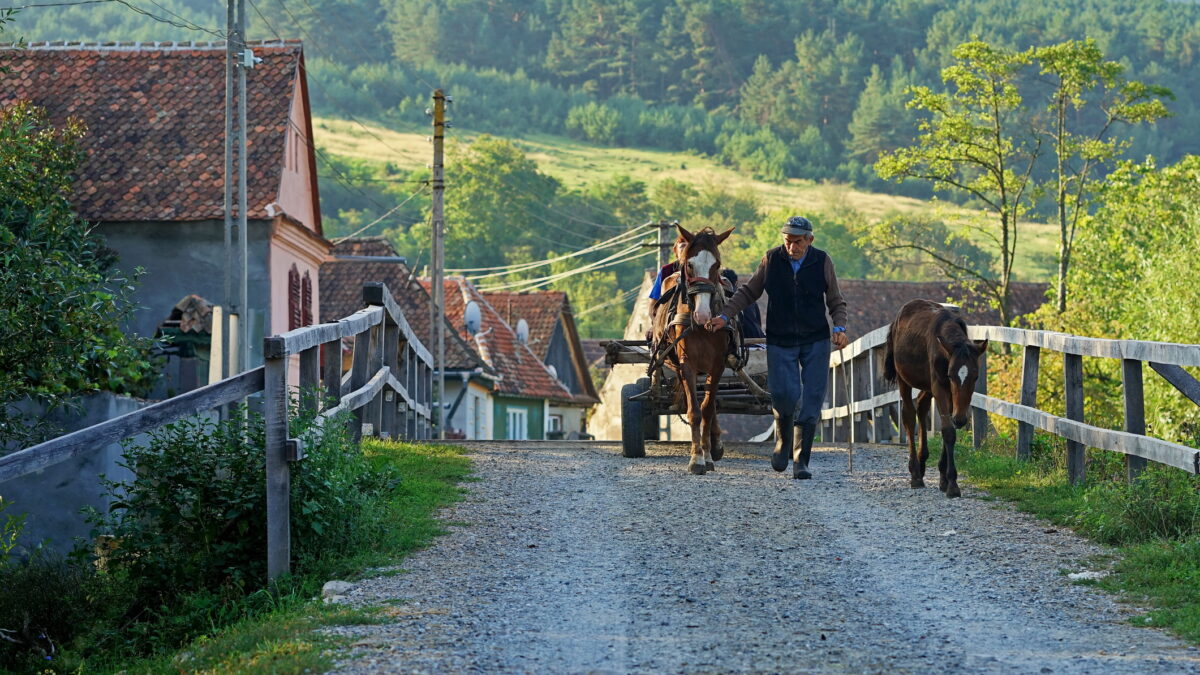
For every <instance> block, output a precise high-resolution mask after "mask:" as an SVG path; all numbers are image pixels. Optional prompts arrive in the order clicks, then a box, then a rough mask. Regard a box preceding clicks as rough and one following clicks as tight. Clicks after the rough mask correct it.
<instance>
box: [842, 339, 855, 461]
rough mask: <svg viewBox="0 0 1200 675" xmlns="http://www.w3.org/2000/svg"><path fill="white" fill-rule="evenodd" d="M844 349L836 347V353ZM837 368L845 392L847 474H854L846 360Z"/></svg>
mask: <svg viewBox="0 0 1200 675" xmlns="http://www.w3.org/2000/svg"><path fill="white" fill-rule="evenodd" d="M843 349H845V346H842V347H838V352H841V351H842V350H843ZM838 368H839V369H840V370H841V371H842V391H844V392H846V461H847V462H848V467H847V470H846V471H847V473H854V445H853V443H852V442H851V440H850V439H851V436H852V435H853V433H852V430H853V427H854V401H853V400H851V398H850V383H849V379H850V376H849V375H847V374H846V359H845V358H844V357H843V358H842V362H841V363H839V364H838Z"/></svg>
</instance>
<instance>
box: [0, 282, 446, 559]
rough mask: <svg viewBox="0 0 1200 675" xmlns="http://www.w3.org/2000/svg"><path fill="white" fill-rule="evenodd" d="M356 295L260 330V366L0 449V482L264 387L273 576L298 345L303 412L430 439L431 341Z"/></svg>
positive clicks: (284, 512)
mask: <svg viewBox="0 0 1200 675" xmlns="http://www.w3.org/2000/svg"><path fill="white" fill-rule="evenodd" d="M363 302H364V304H366V305H367V307H366V308H365V309H362V310H360V311H358V312H356V313H354V314H352V315H350V316H348V317H346V318H344V319H342V320H340V321H336V322H333V323H324V324H319V325H315V326H305V327H303V328H297V329H296V330H293V331H289V332H287V333H284V334H282V335H277V336H273V337H268V338H266V339H265V341H264V349H263V355H264V362H265V365H263V366H259V367H258V368H255V369H253V370H249V371H246V372H244V373H241V374H238V375H235V376H233V377H230V378H228V379H225V380H221V381H220V382H214V383H213V384H210V385H208V386H205V387H201V388H200V389H196V390H194V391H191V392H188V393H186V394H182V395H180V396H176V397H174V398H171V399H168V400H166V401H162V402H160V403H155V404H153V405H150V406H147V407H145V408H143V409H141V410H138V411H135V412H131V413H129V414H126V415H122V416H120V417H116V418H114V419H111V420H108V421H106V422H102V423H100V424H97V425H95V426H91V427H88V428H86V429H80V430H79V431H76V432H73V433H70V434H67V435H65V436H61V437H59V438H56V439H53V440H50V441H47V442H45V443H42V444H40V445H35V446H33V447H30V448H26V449H24V450H19V451H17V452H14V453H12V454H9V455H6V456H4V457H0V483H2V482H4V481H7V480H12V479H16V478H20V477H21V476H24V475H27V474H30V473H33V472H35V471H39V470H41V469H44V468H46V467H48V466H51V465H53V464H57V463H59V462H62V461H65V460H68V459H70V458H72V457H75V456H77V455H81V454H84V453H88V452H92V451H95V450H98V449H100V448H103V447H104V446H106V445H109V444H111V443H115V442H117V441H120V440H122V439H126V438H130V437H133V436H136V435H138V434H140V433H144V432H147V431H152V430H154V429H157V428H159V427H161V426H164V425H167V424H170V423H172V422H177V421H179V420H181V419H185V418H187V417H191V416H193V415H198V414H201V413H204V412H207V411H210V410H213V409H215V408H220V407H221V406H224V405H227V404H230V403H235V402H237V401H241V400H243V399H245V398H246V397H247V396H250V395H251V394H255V393H258V392H260V391H262V392H265V394H264V397H263V399H264V400H263V406H264V407H263V414H264V422H265V425H266V448H265V451H266V464H267V573H268V576H269V577H270V578H271V579H274V578H275V577H277V576H279V575H280V574H283V573H286V572H287V571H288V568H289V563H290V560H291V535H290V524H289V520H290V518H289V512H290V508H291V507H290V503H289V491H290V483H291V467H290V463H291V462H294V461H300V460H302V459H303V458H304V450H303V448H302V447H300V444H299V442H298V441H297V440H296V439H289V438H288V437H287V430H288V416H287V414H288V413H287V411H288V401H289V398H291V397H292V395H293V393H294V391H295V389H294V388H293V389H289V383H288V378H287V373H288V360H289V359H288V357H289V356H291V355H293V354H295V355H298V358H299V361H300V364H299V365H300V376H299V382H297V383H295V385H297V386H298V387H300V388H301V390H302V391H306V392H311V391H320V392H321V393H322V394H323V398H324V400H325V401H326V402H327V403H326V404H324V405H323V404H322V403H321V402H320V401H318V399H317V397H314V396H302V397H300V406H301V407H302V408H304V409H306V410H307V412H310V413H318V414H319V416H320V417H321V418H322V419H329V418H332V417H333V416H335V415H338V414H341V413H343V412H346V411H352V412H353V415H354V421H353V426H352V431H353V433H354V435H355V437H356V438H360V437H361V436H362V435H374V436H381V437H384V438H408V439H427V438H430V437H431V435H432V434H431V429H432V420H431V416H430V412H431V408H432V394H433V377H432V372H433V358H432V356H431V355H430V353H429V350H427V349H426V348H425V346H424V345H423V344H421V341H420V340H419V339H418V338H417V336H416V335H415V334H414V333H413V331H412V328H411V327H410V326H409V325H408V322H407V321H405V319H404V314H403V312H401V311H400V308H399V306H397V305H396V302H395V300H393V298H392V295H391V293H390V292H389V291H388V289H387V287H386V286H385V285H383V284H381V283H377V282H372V283H367V284H364V286H363ZM343 338H353V339H354V352H353V361H352V367H351V369H350V373H349V382H348V385H347V383H346V378H345V377H344V375H343V372H342V371H343V368H342V339H343ZM322 347H324V348H325V366H324V372H322V368H321V349H322ZM317 407H322V408H323V409H322V410H319V411H318V410H317Z"/></svg>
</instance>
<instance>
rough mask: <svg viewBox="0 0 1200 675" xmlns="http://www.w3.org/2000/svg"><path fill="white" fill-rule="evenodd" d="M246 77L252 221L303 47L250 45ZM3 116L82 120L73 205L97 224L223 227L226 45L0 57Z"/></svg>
mask: <svg viewBox="0 0 1200 675" xmlns="http://www.w3.org/2000/svg"><path fill="white" fill-rule="evenodd" d="M250 46H251V47H252V48H253V49H254V54H255V56H258V57H260V58H262V63H259V64H257V65H256V66H255V67H254V69H253V70H251V71H249V73H248V77H247V84H246V86H247V94H248V95H247V119H248V120H249V123H248V127H249V128H248V147H249V155H248V157H247V163H248V169H247V187H248V190H249V194H248V203H249V207H248V211H247V212H248V214H249V216H250V217H252V218H266V217H267V214H266V207H267V204H269V203H271V202H274V201H275V200H276V199H277V198H278V193H279V185H280V179H281V175H282V170H283V162H284V142H285V140H286V138H287V134H286V131H287V128H288V120H289V110H290V107H291V104H292V100H291V98H292V93H293V91H294V89H295V83H296V78H297V77H298V76H299V75H300V73H301V67H302V63H303V56H302V52H301V47H300V44H299V42H296V41H287V42H286V43H281V42H279V41H274V42H270V43H251V45H250ZM0 68H7V69H8V72H7V73H6V74H5V75H4V76H3V86H2V87H0V107H3V106H7V105H11V104H12V103H14V102H16V101H18V100H28V101H31V102H32V103H33V104H35V105H37V106H40V107H42V108H45V109H46V110H47V111H48V112H49V114H50V117H51V120H53V121H54V122H55V123H58V124H61V123H62V122H63V121H65V120H66V119H67V118H68V117H70V116H74V117H78V118H79V119H81V120H83V122H84V123H85V124H86V125H87V128H88V133H87V135H86V136H85V137H84V139H83V141H82V147H83V150H84V151H85V152H86V153H87V158H86V159H85V160H84V162H83V164H82V166H80V168H79V176H78V180H77V182H76V194H75V197H74V202H75V205H76V208H77V209H78V211H79V215H80V216H82V217H83V218H85V219H88V220H92V221H146V220H154V221H178V220H207V219H216V218H222V217H223V215H224V164H225V159H224V157H225V149H224V143H225V141H224V136H225V117H224V115H225V113H224V109H225V105H224V103H225V46H224V44H223V43H182V44H179V45H175V44H172V43H167V44H165V45H160V44H157V43H145V44H109V45H105V46H99V45H95V46H91V45H88V46H78V45H76V46H71V47H62V46H46V45H44V44H38V43H34V44H33V45H31V46H30V48H28V49H15V48H11V47H0Z"/></svg>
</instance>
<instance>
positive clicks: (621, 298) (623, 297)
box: [575, 286, 642, 319]
mask: <svg viewBox="0 0 1200 675" xmlns="http://www.w3.org/2000/svg"><path fill="white" fill-rule="evenodd" d="M641 289H642V287H641V286H637V287H635V288H631V289H629V290H627V291H624V292H623V293H621V294H620V295H618V296H617V297H615V298H613V299H612V300H609V301H608V302H603V303H600V304H599V305H592V306H591V307H588V308H587V309H585V310H583V311H582V312H575V318H576V319H578V318H579V317H581V316H587V315H588V314H591V313H592V312H595V311H597V310H601V309H604V308H605V307H611V306H613V305H615V304H617V303H622V304H624V303H626V302H629V300H630V298H633V297H634V296H636V295H637V293H638V291H640V290H641Z"/></svg>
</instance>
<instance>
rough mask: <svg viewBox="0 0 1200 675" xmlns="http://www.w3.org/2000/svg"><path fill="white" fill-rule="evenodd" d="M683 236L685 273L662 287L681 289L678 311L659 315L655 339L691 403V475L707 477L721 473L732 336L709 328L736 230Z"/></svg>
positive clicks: (674, 302) (677, 296)
mask: <svg viewBox="0 0 1200 675" xmlns="http://www.w3.org/2000/svg"><path fill="white" fill-rule="evenodd" d="M676 227H678V228H679V236H680V239H681V240H682V241H683V242H686V243H687V249H686V250H685V251H684V253H683V255H682V256H681V258H682V259H681V261H680V262H681V263H682V264H681V265H680V273H679V274H676V275H674V276H672V277H671V278H669V279H668V280H666V281H665V282H664V283H663V292H664V295H665V294H666V293H668V292H670V291H671V289H676V291H675V292H674V297H673V299H672V300H671V301H670V302H671V305H672V308H673V310H674V311H662V310H660V311H659V312H658V314H657V315H656V320H655V326H654V335H655V340H656V343H657V344H660V345H663V348H664V349H671V350H673V351H671V352H668V354H667V356H668V358H667V359H666V364H667V365H668V366H669V367H670V368H671V369H672V370H674V371H675V372H676V373H678V374H679V380H678V382H679V386H680V387H682V389H683V395H684V397H685V398H686V400H687V411H688V412H687V420H688V424H690V425H691V427H692V448H691V450H692V452H691V458H690V459H689V461H688V471H689V472H691V473H693V474H696V475H698V476H703V475H704V474H705V473H706V472H707V471H712V470H713V469H715V468H716V465H715V464H714V462H716V461H718V460H720V459H721V457H722V456H723V455H724V454H725V453H724V446H723V445H722V444H721V428H720V426H718V424H717V387H718V385H719V384H720V383H721V374H722V373H723V372H724V371H725V355H726V354H727V353H728V351H729V340H730V332H729V331H725V330H722V331H716V332H711V331H708V330H705V329H704V324H706V323H708V321H709V320H710V319H712V318H713V317H714V316H716V315H717V314H719V313H720V312H721V308H722V307H723V306H724V304H725V294H724V293H723V292H722V291H721V281H720V280H721V276H720V274H721V253H720V251H718V250H717V247H718V246H720V244H721V242H723V241H725V240H726V239H728V238H729V235H730V233H732V232H733V228H729V229H728V230H726V231H725V232H722V233H721V234H717V233H716V232H714V231H713V230H712V229H711V228H706V229H704V230H702V231H700V232H696V233H694V234H693V233H691V232H688V231H687V230H686V229H684V228H683V227H682V226H679V225H676ZM701 373H704V374H706V375H707V376H708V379H707V388H706V390H705V393H704V400H703V401H701V400H700V397H699V394H698V393H697V391H696V380H697V378H698V377H699V376H700V374H701Z"/></svg>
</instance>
